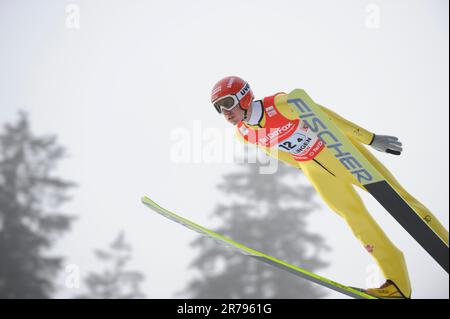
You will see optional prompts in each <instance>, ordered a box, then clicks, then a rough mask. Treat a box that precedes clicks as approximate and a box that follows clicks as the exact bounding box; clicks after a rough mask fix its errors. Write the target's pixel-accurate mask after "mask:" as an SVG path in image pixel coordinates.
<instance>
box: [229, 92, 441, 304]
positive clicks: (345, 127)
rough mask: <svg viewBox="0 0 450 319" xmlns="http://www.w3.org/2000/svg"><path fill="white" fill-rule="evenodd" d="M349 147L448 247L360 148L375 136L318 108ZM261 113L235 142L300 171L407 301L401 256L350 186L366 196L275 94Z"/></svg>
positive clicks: (436, 225)
mask: <svg viewBox="0 0 450 319" xmlns="http://www.w3.org/2000/svg"><path fill="white" fill-rule="evenodd" d="M278 106H279V107H278ZM319 107H321V108H322V109H323V110H324V111H325V112H326V114H327V115H328V116H329V117H330V119H331V120H332V121H333V122H334V123H335V124H336V125H337V126H338V128H339V129H340V130H341V131H342V132H343V133H344V134H345V135H346V136H347V137H348V138H349V139H350V141H351V142H352V143H353V144H354V146H355V147H356V148H357V149H358V150H359V151H360V152H361V153H362V154H363V155H364V156H365V157H366V159H367V160H368V161H369V162H370V163H371V164H372V165H373V166H374V167H375V168H376V169H377V170H378V171H379V172H380V173H381V174H382V175H383V177H384V178H385V179H386V180H387V181H388V182H389V184H390V185H392V187H393V188H394V189H395V191H396V192H397V193H398V194H399V195H400V196H402V198H403V199H404V200H405V201H406V202H407V203H408V204H409V205H411V206H413V207H414V208H415V209H416V211H417V212H418V213H419V214H420V216H421V217H422V218H425V217H426V216H427V215H428V216H430V217H431V218H432V221H431V222H430V224H429V225H430V227H431V228H432V229H433V230H434V232H436V233H437V234H438V235H439V237H441V238H442V239H443V240H444V241H445V242H446V244H447V246H448V231H447V230H446V229H445V228H444V227H443V226H442V225H441V224H440V222H439V221H438V220H437V219H436V218H435V217H434V216H433V214H432V213H431V212H430V211H429V210H428V209H427V208H426V207H425V206H424V205H423V204H421V203H420V202H419V201H418V200H417V199H415V198H414V197H413V196H412V195H410V194H409V193H408V192H407V191H406V190H405V189H404V188H403V187H402V186H401V185H400V184H399V182H398V181H397V180H396V179H395V178H394V176H393V175H392V174H391V173H390V172H389V171H388V170H387V168H386V167H384V166H383V164H381V162H380V161H378V160H377V159H376V158H375V156H373V155H372V154H371V153H370V152H369V151H368V150H367V149H366V148H365V147H364V146H363V145H362V144H366V145H368V144H370V143H371V141H372V139H373V137H374V134H373V133H371V132H369V131H367V130H365V129H364V128H362V127H359V126H357V125H356V124H354V123H352V122H350V121H348V120H346V119H344V118H342V117H340V116H339V115H337V114H336V113H334V112H332V111H331V110H329V109H327V108H325V107H324V106H321V105H319ZM262 108H263V111H262V113H261V117H260V119H259V122H258V124H257V125H249V124H248V123H246V122H240V123H239V124H238V126H237V134H236V135H237V137H238V138H239V139H240V140H242V141H243V142H245V143H251V144H255V145H256V146H258V147H260V148H262V149H263V150H264V151H265V152H266V153H267V154H268V155H270V156H272V157H274V158H276V159H278V160H281V161H283V162H285V163H287V164H289V165H291V166H294V167H296V168H300V169H301V170H302V171H303V172H304V174H305V176H306V177H307V178H308V179H309V180H310V181H311V183H312V185H313V186H314V188H315V189H316V191H317V192H318V193H319V195H320V196H321V198H322V199H323V200H324V201H325V202H326V203H327V205H328V206H329V207H330V208H331V209H332V210H333V211H334V212H336V213H337V214H338V215H339V216H340V217H342V218H343V219H344V220H345V221H346V222H347V224H348V225H349V226H350V229H351V230H352V232H353V234H354V235H355V236H356V238H358V240H359V241H360V242H361V243H362V245H363V247H364V248H365V249H366V250H367V251H368V252H369V253H370V254H371V255H372V256H373V257H374V258H375V260H376V262H377V264H378V265H379V267H380V269H381V271H382V272H383V275H384V276H385V278H386V279H389V280H391V281H393V282H394V283H395V284H396V285H397V287H398V288H399V290H400V291H401V292H402V293H403V294H404V295H405V296H406V297H410V296H411V284H410V281H409V275H408V270H407V267H406V262H405V259H404V256H403V253H402V252H401V251H400V250H399V249H398V248H397V247H396V246H395V245H394V244H393V243H392V242H391V241H390V239H389V238H388V237H387V236H386V234H385V233H384V231H383V230H382V229H381V227H380V226H379V225H378V223H377V222H376V221H375V220H374V219H373V218H372V216H371V215H370V213H369V212H368V211H367V209H366V207H365V206H364V203H363V202H362V200H361V198H360V196H359V195H358V193H357V192H356V190H355V189H354V188H353V185H356V186H358V187H360V188H361V189H363V190H365V191H367V190H366V189H365V188H364V186H363V185H362V184H361V183H359V181H358V180H357V178H355V176H354V175H352V174H351V173H350V172H349V171H348V170H347V169H345V167H344V166H343V165H342V164H341V163H340V162H339V161H338V160H337V159H336V157H335V156H334V154H333V153H332V152H331V150H329V149H328V148H327V147H325V145H324V144H323V142H322V141H321V140H320V139H319V138H318V137H317V136H316V135H315V134H314V133H313V132H311V130H310V129H309V128H308V127H307V126H306V125H305V123H304V122H303V121H302V120H301V119H300V117H299V113H298V110H296V109H295V108H293V107H291V106H290V104H288V103H287V94H284V93H280V94H277V95H274V96H270V97H266V98H264V99H263V101H262Z"/></svg>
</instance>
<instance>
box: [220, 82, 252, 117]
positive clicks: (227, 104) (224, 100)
mask: <svg viewBox="0 0 450 319" xmlns="http://www.w3.org/2000/svg"><path fill="white" fill-rule="evenodd" d="M249 91H250V85H249V84H248V83H245V84H244V86H243V87H242V89H241V90H240V91H239V92H238V93H237V94H228V95H225V96H222V97H220V98H218V99H217V100H215V101H214V102H213V105H214V108H215V109H216V111H217V112H219V113H222V110H225V111H231V110H232V109H234V108H235V107H236V106H238V105H239V101H240V100H241V99H242V98H243V97H244V95H245V94H247V93H248V92H249Z"/></svg>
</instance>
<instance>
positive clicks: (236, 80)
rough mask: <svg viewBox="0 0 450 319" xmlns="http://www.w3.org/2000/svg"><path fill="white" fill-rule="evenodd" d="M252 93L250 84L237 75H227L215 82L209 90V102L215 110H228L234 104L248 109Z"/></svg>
mask: <svg viewBox="0 0 450 319" xmlns="http://www.w3.org/2000/svg"><path fill="white" fill-rule="evenodd" d="M253 98H254V95H253V91H252V89H251V88H250V85H249V84H248V83H247V82H246V81H245V80H243V79H241V78H240V77H237V76H227V77H225V78H223V79H221V80H220V81H219V82H217V83H216V84H215V85H214V87H213V89H212V91H211V102H212V104H213V105H214V107H215V109H216V110H217V112H219V113H222V109H224V110H227V111H230V110H232V109H233V108H235V107H236V106H238V105H239V106H240V107H241V108H242V109H243V110H248V108H249V107H250V105H251V104H252V101H253Z"/></svg>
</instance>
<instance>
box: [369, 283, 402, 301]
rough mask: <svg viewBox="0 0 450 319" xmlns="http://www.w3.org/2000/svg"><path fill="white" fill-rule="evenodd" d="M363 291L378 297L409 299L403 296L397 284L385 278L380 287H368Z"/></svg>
mask: <svg viewBox="0 0 450 319" xmlns="http://www.w3.org/2000/svg"><path fill="white" fill-rule="evenodd" d="M364 292H365V293H367V294H369V295H372V296H374V297H377V298H380V299H409V298H410V297H409V296H405V295H404V294H403V293H402V292H401V291H400V289H398V287H397V285H396V284H395V283H394V282H393V281H391V280H387V281H386V282H385V283H384V284H383V285H381V287H380V288H369V289H365V290H364Z"/></svg>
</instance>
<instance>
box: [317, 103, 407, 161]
mask: <svg viewBox="0 0 450 319" xmlns="http://www.w3.org/2000/svg"><path fill="white" fill-rule="evenodd" d="M317 105H318V106H320V107H321V108H322V110H324V111H325V113H327V115H328V116H329V117H330V118H331V120H332V121H333V122H334V123H335V124H336V125H337V126H338V128H339V129H340V130H341V131H343V132H344V134H345V135H347V136H349V137H351V138H354V139H356V140H357V141H359V142H361V143H363V144H366V145H370V146H372V147H373V148H374V149H376V150H377V151H379V152H385V153H390V154H394V155H400V154H401V153H402V150H403V149H402V143H401V142H400V141H399V140H398V138H397V137H395V136H389V135H378V134H374V133H371V132H369V131H368V130H366V129H364V128H362V127H360V126H358V125H356V124H355V123H353V122H350V121H349V120H346V119H344V118H343V117H342V116H340V115H338V114H336V113H335V112H333V111H331V110H330V109H328V108H326V107H325V106H323V105H319V104H317Z"/></svg>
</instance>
